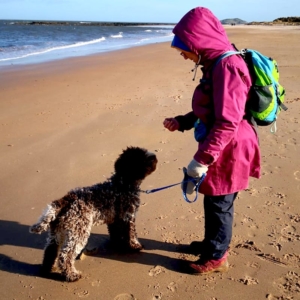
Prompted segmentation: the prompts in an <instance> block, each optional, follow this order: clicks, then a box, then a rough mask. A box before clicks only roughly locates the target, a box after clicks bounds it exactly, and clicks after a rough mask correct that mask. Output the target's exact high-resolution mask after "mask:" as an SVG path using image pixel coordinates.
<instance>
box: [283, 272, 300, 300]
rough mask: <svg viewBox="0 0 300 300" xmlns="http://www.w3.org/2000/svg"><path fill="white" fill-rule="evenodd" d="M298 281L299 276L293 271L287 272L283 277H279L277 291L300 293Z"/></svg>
mask: <svg viewBox="0 0 300 300" xmlns="http://www.w3.org/2000/svg"><path fill="white" fill-rule="evenodd" d="M299 281H300V276H299V274H298V273H296V272H294V271H289V272H288V273H287V274H286V275H285V276H283V277H281V278H280V279H279V281H278V282H277V283H278V287H279V289H281V290H283V291H284V292H285V293H293V294H296V293H299V292H300V286H299ZM286 299H288V298H286ZM291 299H292V298H291Z"/></svg>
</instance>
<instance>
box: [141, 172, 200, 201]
mask: <svg viewBox="0 0 300 300" xmlns="http://www.w3.org/2000/svg"><path fill="white" fill-rule="evenodd" d="M183 172H184V177H183V181H182V182H178V183H175V184H171V185H167V186H163V187H160V188H157V189H152V190H146V191H141V192H143V193H146V194H151V193H155V192H158V191H161V190H165V189H168V188H170V187H173V186H175V185H179V184H183V186H182V195H183V198H184V200H185V201H186V202H188V203H193V202H195V201H196V200H197V198H198V190H199V187H200V185H201V183H202V182H203V180H204V178H205V174H203V175H202V176H201V178H200V180H199V179H197V178H194V177H191V176H189V175H188V174H187V170H186V168H183ZM188 182H192V183H193V184H194V185H195V191H196V196H195V198H194V200H192V201H191V200H189V198H188V197H187V195H186V189H187V184H188Z"/></svg>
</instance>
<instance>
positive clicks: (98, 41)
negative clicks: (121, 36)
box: [0, 37, 106, 61]
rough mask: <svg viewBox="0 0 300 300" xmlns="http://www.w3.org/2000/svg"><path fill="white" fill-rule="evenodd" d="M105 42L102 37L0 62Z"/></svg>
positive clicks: (3, 59) (4, 59)
mask: <svg viewBox="0 0 300 300" xmlns="http://www.w3.org/2000/svg"><path fill="white" fill-rule="evenodd" d="M105 40H106V39H105V37H102V38H100V39H95V40H91V41H88V42H79V43H75V44H71V45H64V46H58V47H53V48H50V49H45V50H41V51H37V52H32V53H27V54H24V55H21V56H16V57H9V58H2V59H0V61H8V60H15V59H20V58H25V57H29V56H34V55H40V54H44V53H49V52H52V51H56V50H63V49H70V48H76V47H82V46H86V45H91V44H96V43H100V42H103V41H105Z"/></svg>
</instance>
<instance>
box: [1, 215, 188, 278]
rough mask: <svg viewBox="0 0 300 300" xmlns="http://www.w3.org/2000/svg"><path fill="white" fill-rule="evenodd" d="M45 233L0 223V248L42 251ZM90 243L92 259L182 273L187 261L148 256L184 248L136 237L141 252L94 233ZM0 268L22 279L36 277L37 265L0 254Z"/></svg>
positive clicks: (21, 225)
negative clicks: (93, 248) (121, 247)
mask: <svg viewBox="0 0 300 300" xmlns="http://www.w3.org/2000/svg"><path fill="white" fill-rule="evenodd" d="M46 238H47V233H43V234H41V235H35V234H30V233H29V226H28V225H24V224H20V223H18V222H14V221H6V220H0V246H5V245H11V246H16V247H24V248H34V249H40V250H41V251H43V248H44V246H45V243H46ZM90 240H93V241H94V242H95V241H97V247H98V248H99V251H98V253H97V254H96V255H95V256H94V257H99V258H101V259H110V260H116V261H122V262H126V263H133V262H134V263H140V264H145V265H149V266H156V265H159V266H162V267H164V268H166V269H169V270H172V271H176V272H180V273H186V272H187V270H186V266H187V265H188V262H187V261H186V260H184V259H181V258H174V257H170V256H168V255H161V254H157V253H149V252H148V251H151V250H161V251H165V252H170V253H171V252H175V253H188V251H187V249H188V246H187V245H178V244H172V243H167V242H160V241H156V240H152V239H144V238H139V241H140V242H141V243H142V244H143V245H144V247H145V250H146V251H147V252H146V251H141V252H133V253H130V252H123V251H119V250H118V249H115V248H111V247H110V243H109V236H108V235H105V234H98V233H97V234H94V233H92V234H91V236H90ZM0 269H1V270H2V271H5V272H9V273H16V274H21V275H25V276H39V269H40V264H30V263H26V262H22V261H18V260H16V259H14V258H12V257H10V256H8V255H5V254H1V253H0Z"/></svg>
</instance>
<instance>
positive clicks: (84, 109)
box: [0, 26, 300, 300]
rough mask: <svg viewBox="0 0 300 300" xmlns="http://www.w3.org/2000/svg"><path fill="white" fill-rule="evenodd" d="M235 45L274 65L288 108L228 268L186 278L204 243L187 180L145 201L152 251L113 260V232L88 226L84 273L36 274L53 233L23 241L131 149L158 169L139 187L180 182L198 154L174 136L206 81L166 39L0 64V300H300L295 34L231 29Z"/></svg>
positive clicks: (186, 136)
mask: <svg viewBox="0 0 300 300" xmlns="http://www.w3.org/2000/svg"><path fill="white" fill-rule="evenodd" d="M226 30H227V33H228V36H229V38H230V41H231V42H233V43H235V45H236V46H237V47H238V48H251V49H256V50H258V51H260V52H262V53H263V54H265V55H268V56H271V57H273V58H275V59H276V60H277V62H278V64H279V70H280V76H281V80H280V82H281V84H282V85H283V86H284V87H285V89H286V105H287V106H288V111H286V112H282V113H281V114H280V118H279V120H278V122H277V127H278V131H277V133H276V134H272V133H270V132H269V129H270V128H269V127H265V128H260V130H259V134H260V145H261V153H262V178H261V179H260V180H255V179H252V180H251V182H250V186H249V188H248V189H247V190H245V191H243V192H241V193H240V194H239V196H238V199H237V200H236V203H235V221H234V229H233V239H232V243H231V246H230V252H229V254H230V256H229V263H230V270H229V272H228V273H224V274H212V275H207V276H193V275H190V274H189V273H188V272H187V271H186V268H185V266H186V265H188V262H190V261H195V260H197V257H196V256H193V255H190V254H187V253H186V252H187V251H186V248H187V245H188V244H189V243H190V242H191V241H193V240H201V239H202V238H203V227H204V219H203V205H202V196H201V195H200V196H199V198H198V200H197V201H196V202H195V203H193V204H189V203H187V202H185V201H184V199H183V197H182V195H181V190H180V187H179V186H176V187H172V188H169V189H166V190H163V191H160V192H157V193H153V194H142V195H141V203H142V204H141V207H140V209H139V212H138V214H137V232H138V237H139V239H140V241H141V242H142V244H143V245H144V246H145V250H143V251H142V252H140V253H135V254H122V253H116V252H114V251H112V250H111V249H110V248H108V247H107V242H108V240H109V237H108V232H107V228H106V226H98V227H94V228H93V230H92V235H91V237H90V240H89V244H88V246H87V247H88V248H90V249H92V248H93V247H98V252H97V253H96V254H95V255H93V256H87V257H86V258H85V259H84V260H78V261H76V267H77V268H78V269H79V270H80V271H82V273H83V278H82V279H81V280H80V281H78V282H75V283H65V282H60V281H56V280H51V279H45V278H41V277H40V276H39V267H40V264H41V262H42V258H43V247H44V245H45V241H46V234H42V235H33V234H30V233H29V226H30V225H32V224H33V223H34V222H36V220H37V219H38V217H39V216H40V214H41V213H42V211H43V209H44V208H45V207H46V205H47V204H48V203H50V202H51V201H53V200H55V199H58V198H59V197H61V196H63V195H64V194H66V192H67V191H69V190H70V189H73V188H75V187H79V186H87V185H92V184H95V183H97V182H101V181H103V180H105V179H106V178H107V177H110V175H111V174H112V172H113V163H114V161H115V160H116V158H117V157H118V155H119V154H120V153H121V152H122V150H123V149H125V148H126V147H127V146H140V147H144V148H147V149H149V150H150V151H154V152H155V153H156V155H157V158H158V161H159V163H158V169H157V171H156V172H155V173H153V174H152V175H150V176H149V177H147V178H146V180H145V181H144V182H143V184H142V189H144V190H147V189H153V188H158V187H161V186H166V185H170V184H174V183H178V182H180V181H181V180H182V178H183V175H182V167H184V166H186V165H187V164H188V163H189V161H190V160H191V158H192V156H193V154H194V152H195V151H196V149H197V144H196V142H195V141H194V139H193V133H192V132H185V133H181V132H173V133H172V132H169V131H167V130H165V129H164V127H163V125H162V122H163V120H164V119H165V118H166V117H172V116H175V115H178V114H183V113H186V112H188V111H189V110H190V107H191V96H192V94H193V91H194V88H195V87H196V85H197V82H198V81H199V79H200V77H201V72H200V71H199V72H198V74H197V79H196V80H195V81H192V78H193V73H191V69H192V68H193V63H192V62H187V61H184V60H183V59H182V58H181V57H180V55H179V53H178V52H177V51H175V50H173V49H171V48H170V46H169V43H157V44H153V45H147V46H142V47H136V48H131V49H125V50H120V51H115V52H110V53H104V54H101V55H94V56H88V57H81V58H72V59H66V60H61V61H55V62H49V63H42V64H36V65H28V66H22V67H20V66H11V67H9V68H3V69H2V70H0V77H1V80H0V95H1V100H0V147H1V148H0V149H1V150H0V153H1V155H0V169H1V170H2V171H1V174H0V176H1V177H0V182H1V188H0V205H1V211H0V266H1V267H0V282H1V286H0V299H5V300H6V299H7V300H8V299H10V300H13V299H17V300H19V299H20V300H22V299H36V300H50V299H61V300H63V299H69V300H71V299H79V298H83V299H91V300H92V299H95V300H96V299H97V300H102V299H103V300H106V299H108V300H110V299H111V300H134V299H138V300H154V299H207V300H232V299H245V300H247V299H249V300H250V299H251V300H252V299H268V300H275V299H281V300H283V299H300V205H299V192H300V191H299V190H300V155H299V142H300V135H299V132H300V128H299V114H300V85H299V82H300V57H299V53H300V43H299V40H300V28H299V27H287V26H281V27H280V26H277V27H271V26H268V27H263V26H257V27H255V26H251V27H247V26H228V27H226Z"/></svg>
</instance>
